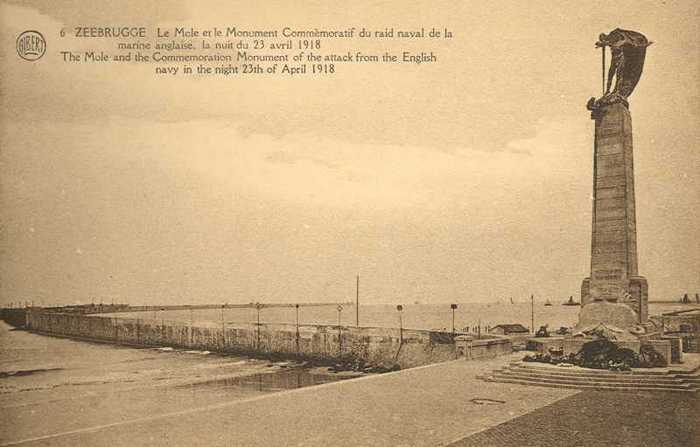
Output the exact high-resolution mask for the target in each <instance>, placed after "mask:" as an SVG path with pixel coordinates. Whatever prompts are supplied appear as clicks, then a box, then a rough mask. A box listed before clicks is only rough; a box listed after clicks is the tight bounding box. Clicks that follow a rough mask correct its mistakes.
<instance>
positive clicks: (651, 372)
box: [509, 360, 700, 376]
mask: <svg viewBox="0 0 700 447" xmlns="http://www.w3.org/2000/svg"><path fill="white" fill-rule="evenodd" d="M509 366H522V367H526V368H528V369H541V370H545V371H553V370H556V371H567V372H569V373H571V374H598V375H605V374H635V375H641V376H666V375H669V374H679V375H690V376H697V373H699V372H700V365H699V366H697V367H695V368H693V369H671V368H669V369H660V368H657V369H646V368H636V369H633V370H632V371H620V372H618V371H609V370H606V369H589V368H585V369H579V368H570V369H564V368H555V367H554V366H549V365H544V364H541V363H536V362H524V361H522V360H515V361H512V362H510V365H509Z"/></svg>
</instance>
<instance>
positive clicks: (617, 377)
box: [501, 368, 684, 383]
mask: <svg viewBox="0 0 700 447" xmlns="http://www.w3.org/2000/svg"><path fill="white" fill-rule="evenodd" d="M501 371H507V372H511V373H516V374H517V373H522V374H527V375H529V376H533V377H543V378H561V379H568V378H570V379H579V378H586V379H590V380H596V381H619V382H649V383H660V382H664V383H677V382H678V381H682V380H683V379H684V378H683V377H677V376H676V375H667V376H664V375H659V376H644V375H636V374H633V373H620V374H615V373H611V374H568V373H567V372H566V371H561V372H560V371H543V370H536V371H533V370H529V369H527V368H507V369H504V370H501Z"/></svg>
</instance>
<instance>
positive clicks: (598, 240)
mask: <svg viewBox="0 0 700 447" xmlns="http://www.w3.org/2000/svg"><path fill="white" fill-rule="evenodd" d="M591 118H592V119H594V120H595V147H594V150H595V153H594V163H593V231H592V237H591V273H590V277H588V278H586V279H584V280H583V284H582V285H581V304H582V307H581V314H580V316H579V326H580V327H581V326H590V325H593V324H598V323H604V324H609V325H612V326H617V327H620V328H629V327H631V326H634V325H636V324H640V323H644V322H645V321H646V320H647V315H648V313H647V307H648V287H647V282H646V279H645V278H643V277H641V276H639V272H638V265H637V225H636V218H635V200H634V162H633V151H632V119H631V117H630V112H629V110H628V108H627V104H626V102H623V101H619V102H615V103H612V104H607V105H603V106H601V107H599V108H596V109H595V110H593V113H592V115H591Z"/></svg>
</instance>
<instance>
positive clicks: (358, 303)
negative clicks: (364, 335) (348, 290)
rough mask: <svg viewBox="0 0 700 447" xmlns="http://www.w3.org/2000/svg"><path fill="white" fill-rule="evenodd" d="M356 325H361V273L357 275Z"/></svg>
mask: <svg viewBox="0 0 700 447" xmlns="http://www.w3.org/2000/svg"><path fill="white" fill-rule="evenodd" d="M355 326H356V327H360V275H359V273H358V275H357V283H356V287H355Z"/></svg>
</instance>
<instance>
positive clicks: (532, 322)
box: [530, 295, 535, 334]
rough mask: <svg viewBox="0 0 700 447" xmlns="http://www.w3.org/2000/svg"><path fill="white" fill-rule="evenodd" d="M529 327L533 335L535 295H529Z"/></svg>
mask: <svg viewBox="0 0 700 447" xmlns="http://www.w3.org/2000/svg"><path fill="white" fill-rule="evenodd" d="M530 327H531V329H530V330H531V331H532V333H533V334H534V333H535V295H530Z"/></svg>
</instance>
